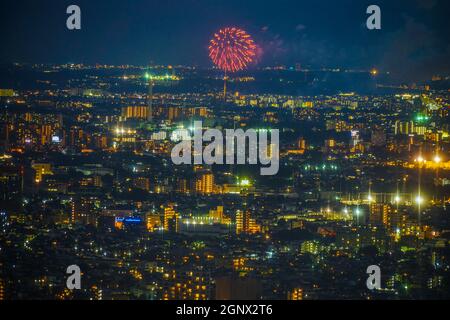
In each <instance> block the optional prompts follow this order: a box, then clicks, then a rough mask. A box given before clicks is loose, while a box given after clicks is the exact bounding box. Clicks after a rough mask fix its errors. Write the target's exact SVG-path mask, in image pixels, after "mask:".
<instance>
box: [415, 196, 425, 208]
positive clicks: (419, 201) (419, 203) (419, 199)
mask: <svg viewBox="0 0 450 320" xmlns="http://www.w3.org/2000/svg"><path fill="white" fill-rule="evenodd" d="M423 201H424V200H423V198H422V197H421V196H420V195H419V196H417V197H416V203H417V204H418V205H419V206H420V205H421V204H422V203H423Z"/></svg>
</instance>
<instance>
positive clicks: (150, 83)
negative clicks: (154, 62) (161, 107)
mask: <svg viewBox="0 0 450 320" xmlns="http://www.w3.org/2000/svg"><path fill="white" fill-rule="evenodd" d="M145 78H146V79H147V80H148V94H147V108H148V112H147V121H149V122H150V121H152V120H153V86H154V85H155V82H154V81H153V77H152V76H151V75H150V74H149V73H148V72H147V73H146V74H145Z"/></svg>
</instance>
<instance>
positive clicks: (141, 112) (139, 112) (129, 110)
mask: <svg viewBox="0 0 450 320" xmlns="http://www.w3.org/2000/svg"><path fill="white" fill-rule="evenodd" d="M148 112H149V108H148V107H147V106H127V107H122V118H124V119H143V120H147V119H148Z"/></svg>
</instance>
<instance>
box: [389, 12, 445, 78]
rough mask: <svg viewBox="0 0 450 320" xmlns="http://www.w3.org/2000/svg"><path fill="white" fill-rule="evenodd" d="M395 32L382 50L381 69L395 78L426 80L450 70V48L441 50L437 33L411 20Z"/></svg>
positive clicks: (410, 18)
mask: <svg viewBox="0 0 450 320" xmlns="http://www.w3.org/2000/svg"><path fill="white" fill-rule="evenodd" d="M404 19H405V25H404V27H402V28H401V29H399V30H398V31H396V32H393V33H392V34H391V35H390V36H389V37H388V40H387V45H386V47H385V49H384V50H383V58H382V62H381V66H382V67H383V68H384V69H386V70H387V71H390V72H391V74H392V75H393V76H394V77H395V78H396V79H399V80H401V79H414V80H416V81H419V80H427V79H430V78H431V76H432V75H434V74H441V73H448V72H449V71H450V66H449V62H450V46H449V45H447V46H446V47H444V48H442V46H441V45H440V44H441V41H443V40H442V39H440V38H439V36H438V35H437V33H436V32H435V31H434V30H433V29H431V28H429V27H428V26H426V25H425V24H423V23H420V22H418V21H416V20H415V19H414V18H412V17H405V18H404Z"/></svg>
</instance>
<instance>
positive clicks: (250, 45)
mask: <svg viewBox="0 0 450 320" xmlns="http://www.w3.org/2000/svg"><path fill="white" fill-rule="evenodd" d="M255 56H256V45H255V43H254V41H253V39H252V38H251V37H250V35H249V34H248V33H246V32H245V31H244V30H241V29H238V28H224V29H221V30H219V31H218V32H217V33H216V34H214V37H213V38H212V39H211V41H210V45H209V57H210V58H211V60H212V61H213V62H214V64H215V65H216V66H217V67H219V68H220V69H221V70H223V71H225V73H227V72H236V71H240V70H243V69H245V68H246V67H247V66H248V64H249V63H251V62H253V60H254V58H255Z"/></svg>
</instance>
